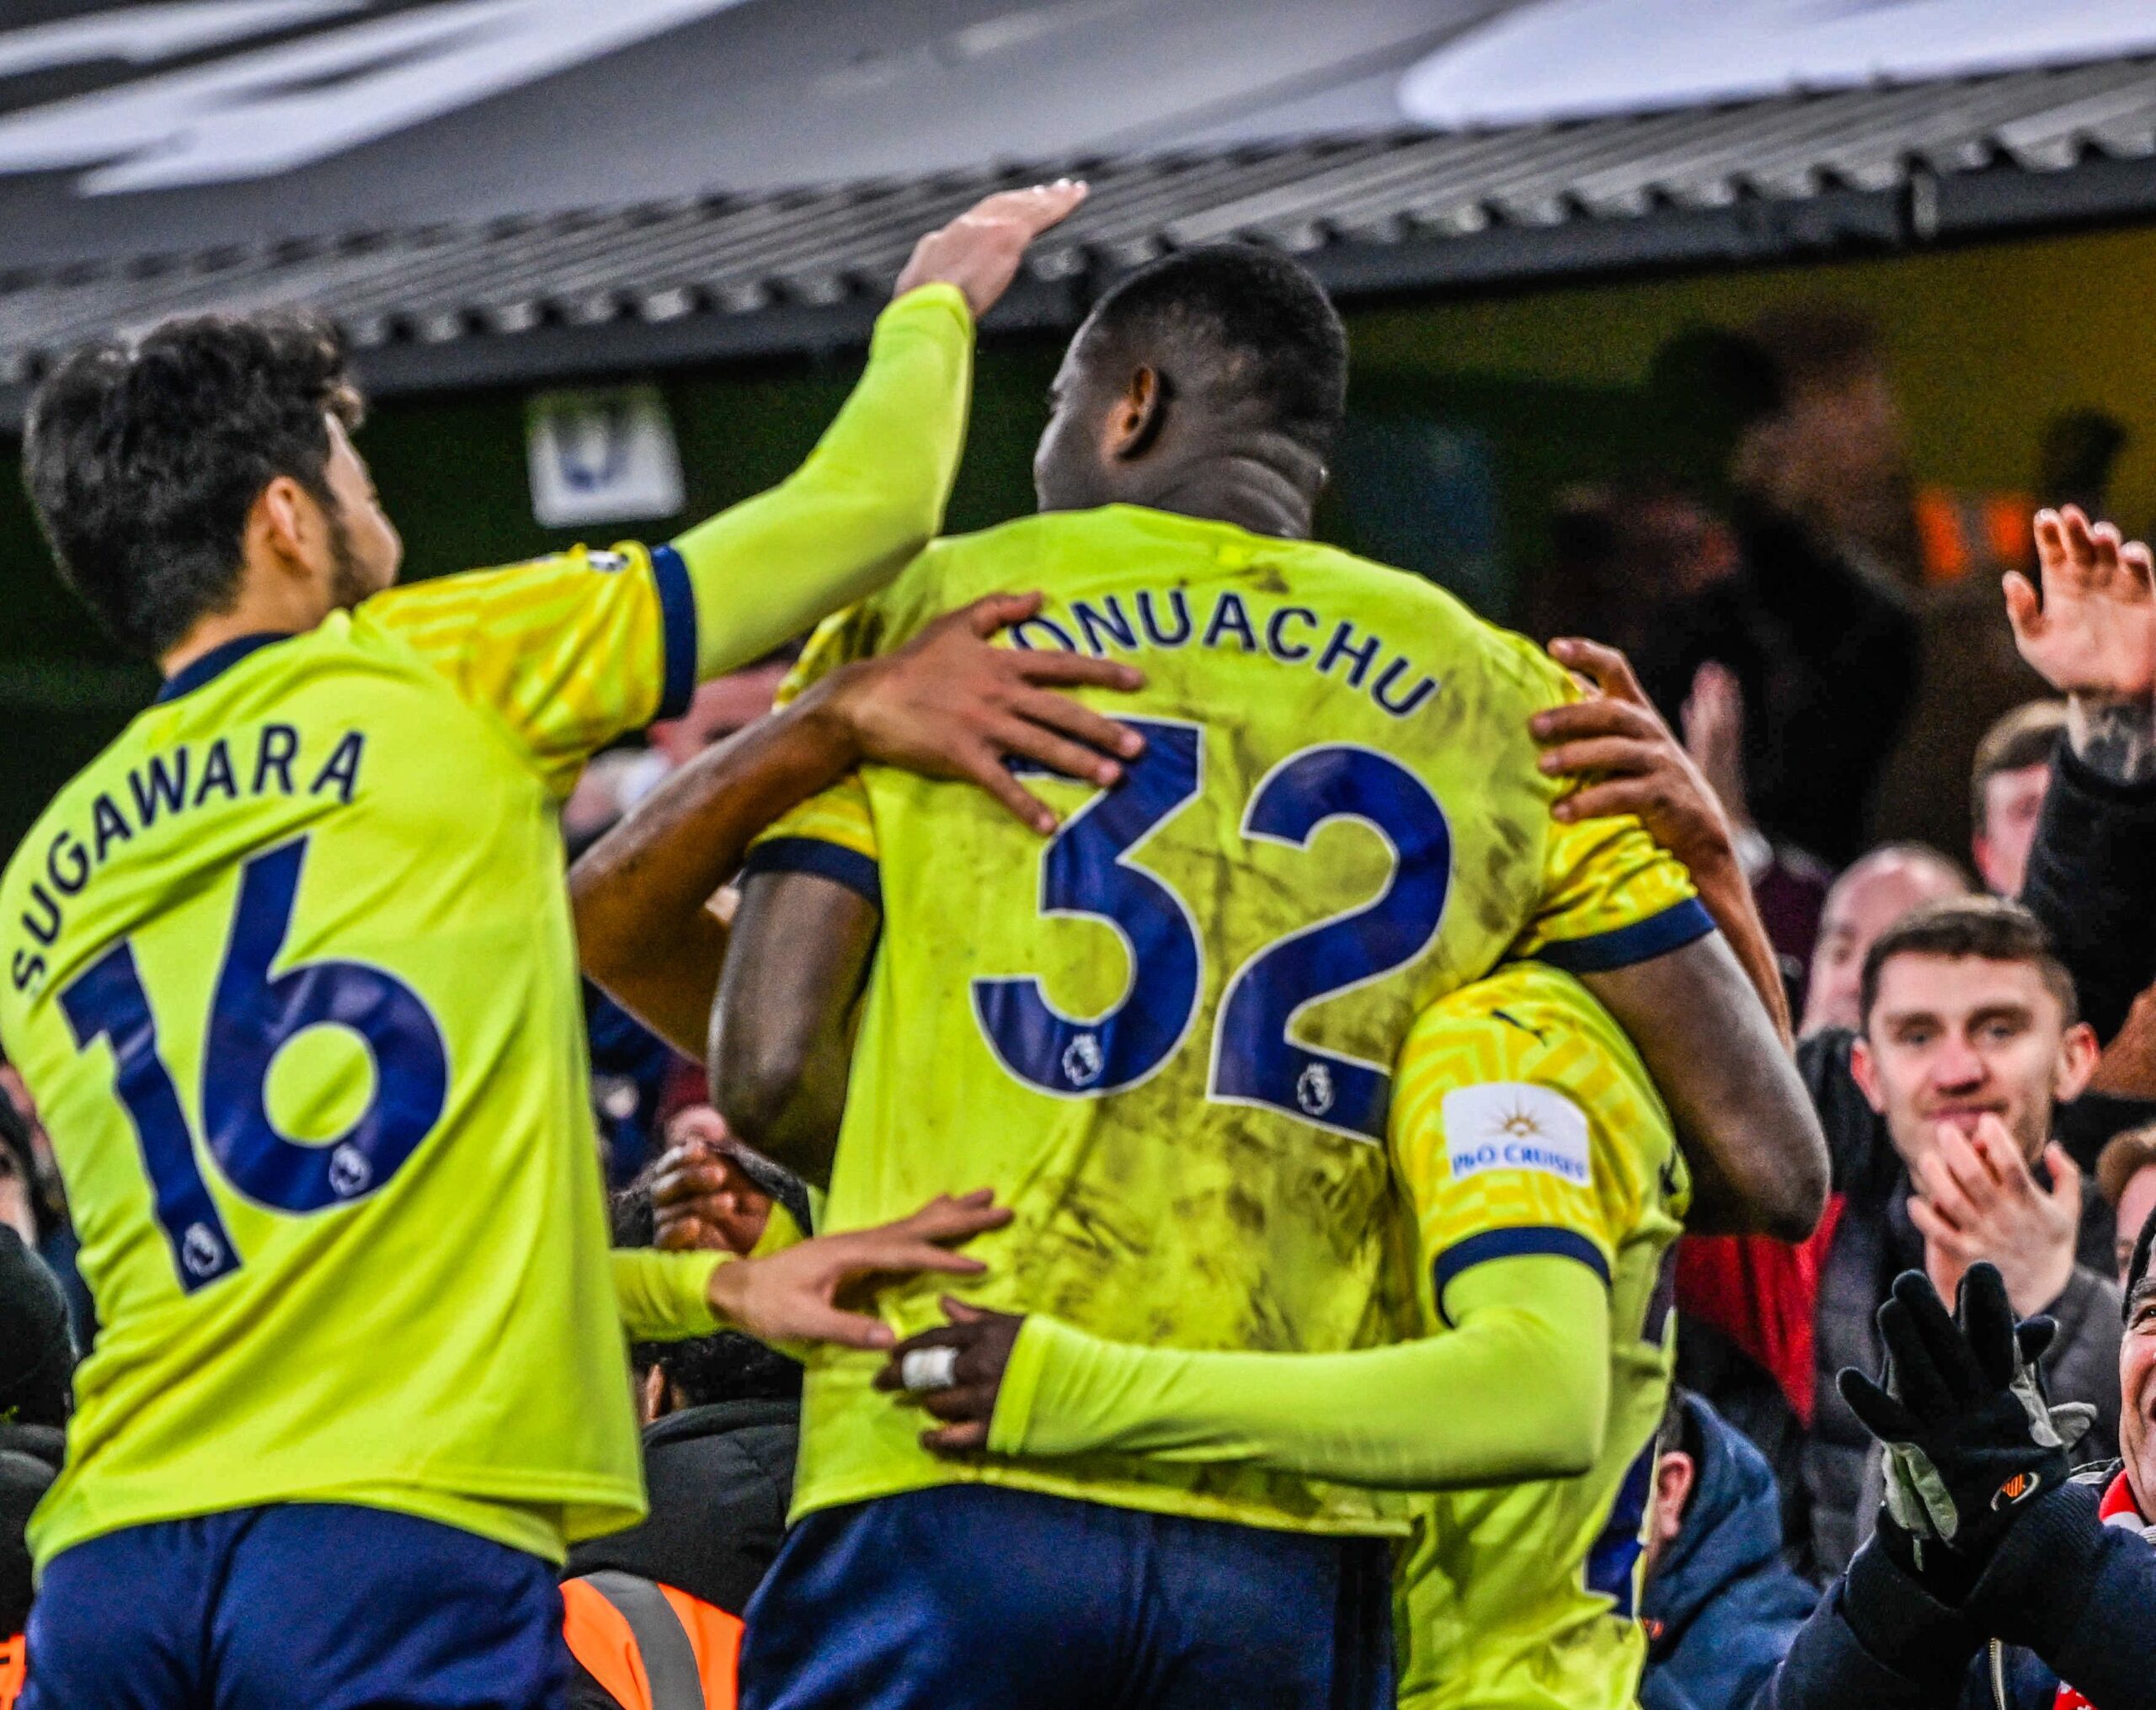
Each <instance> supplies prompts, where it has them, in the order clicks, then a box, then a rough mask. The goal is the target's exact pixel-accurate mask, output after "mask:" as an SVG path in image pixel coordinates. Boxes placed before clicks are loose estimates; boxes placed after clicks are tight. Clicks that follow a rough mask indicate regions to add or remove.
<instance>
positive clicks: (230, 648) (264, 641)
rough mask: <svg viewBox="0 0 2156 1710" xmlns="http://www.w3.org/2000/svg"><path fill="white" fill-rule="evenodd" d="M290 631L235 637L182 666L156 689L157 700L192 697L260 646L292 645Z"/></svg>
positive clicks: (264, 631) (259, 632)
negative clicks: (212, 679)
mask: <svg viewBox="0 0 2156 1710" xmlns="http://www.w3.org/2000/svg"><path fill="white" fill-rule="evenodd" d="M291 638H292V637H291V631H287V630H258V631H256V632H255V633H254V634H253V635H251V636H234V637H232V639H231V640H230V641H228V642H219V643H218V644H217V645H216V647H212V648H211V649H210V651H209V652H208V653H204V654H202V655H201V656H200V658H196V659H195V661H194V662H193V663H189V664H185V665H183V666H181V667H180V668H179V669H178V670H177V671H175V672H173V674H172V675H171V676H169V677H168V678H166V679H165V686H164V687H163V688H162V689H160V690H157V700H158V701H160V702H162V701H177V700H179V697H180V696H181V695H189V694H192V693H193V692H194V691H195V690H197V689H200V687H201V686H202V685H204V684H205V683H207V682H208V681H209V680H210V679H211V678H212V677H216V676H219V675H221V674H223V673H224V672H225V671H227V670H228V669H231V668H232V666H234V665H237V663H239V662H240V661H241V660H242V659H244V658H246V657H247V656H248V654H249V653H253V651H254V650H255V649H256V648H257V647H268V646H269V645H270V643H271V642H289V641H290V640H291Z"/></svg>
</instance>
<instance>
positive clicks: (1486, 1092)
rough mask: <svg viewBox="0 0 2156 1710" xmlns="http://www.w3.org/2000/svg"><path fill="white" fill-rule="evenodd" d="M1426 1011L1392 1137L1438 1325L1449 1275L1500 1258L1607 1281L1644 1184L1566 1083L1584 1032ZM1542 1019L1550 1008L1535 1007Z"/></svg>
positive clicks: (1443, 1317)
mask: <svg viewBox="0 0 2156 1710" xmlns="http://www.w3.org/2000/svg"><path fill="white" fill-rule="evenodd" d="M1446 1009H1447V1006H1446V1005H1445V1004H1439V1005H1437V1006H1433V1009H1430V1010H1428V1011H1425V1012H1424V1015H1423V1016H1422V1018H1421V1019H1420V1020H1418V1021H1417V1025H1416V1027H1415V1029H1414V1031H1412V1033H1411V1034H1410V1035H1409V1036H1408V1041H1407V1043H1406V1047H1404V1048H1403V1050H1402V1052H1401V1063H1400V1073H1399V1076H1398V1079H1397V1080H1396V1084H1395V1091H1394V1097H1393V1105H1392V1116H1391V1122H1390V1146H1391V1151H1392V1158H1393V1166H1394V1170H1395V1174H1396V1175H1397V1177H1398V1179H1399V1180H1400V1183H1401V1187H1402V1189H1403V1190H1404V1191H1405V1192H1406V1195H1407V1196H1408V1199H1409V1201H1410V1203H1411V1204H1412V1207H1413V1212H1414V1217H1415V1226H1416V1236H1417V1260H1418V1264H1419V1266H1420V1268H1421V1270H1422V1274H1423V1276H1425V1277H1426V1278H1427V1279H1428V1284H1429V1289H1430V1302H1431V1305H1432V1306H1433V1308H1434V1309H1435V1311H1436V1313H1437V1315H1438V1319H1439V1321H1440V1322H1441V1323H1444V1324H1450V1323H1452V1322H1453V1318H1452V1315H1451V1312H1450V1310H1449V1303H1448V1294H1449V1290H1450V1289H1451V1287H1452V1285H1453V1284H1454V1282H1455V1281H1457V1280H1458V1279H1459V1278H1460V1277H1461V1276H1465V1274H1467V1273H1468V1272H1470V1271H1473V1270H1474V1269H1475V1267H1476V1266H1477V1265H1481V1264H1484V1263H1486V1262H1487V1261H1488V1260H1493V1259H1508V1258H1518V1257H1520V1256H1522V1255H1528V1254H1546V1255H1550V1256H1553V1257H1557V1258H1564V1259H1570V1260H1574V1261H1576V1262H1577V1264H1579V1265H1583V1266H1585V1267H1586V1268H1587V1269H1588V1271H1592V1272H1593V1274H1594V1275H1595V1276H1597V1277H1598V1278H1599V1279H1600V1280H1601V1281H1602V1283H1603V1285H1604V1287H1605V1288H1606V1287H1607V1286H1609V1282H1610V1280H1611V1276H1612V1273H1613V1271H1614V1267H1615V1264H1616V1258H1617V1247H1618V1244H1619V1243H1620V1241H1621V1240H1622V1239H1624V1235H1625V1232H1626V1231H1627V1230H1628V1229H1630V1227H1631V1225H1632V1223H1633V1222H1634V1221H1635V1217H1634V1212H1635V1210H1636V1204H1635V1202H1636V1199H1637V1196H1638V1185H1637V1184H1636V1182H1635V1181H1633V1180H1631V1179H1630V1172H1628V1171H1626V1170H1625V1169H1622V1168H1620V1166H1619V1164H1618V1163H1617V1162H1616V1160H1615V1159H1613V1157H1612V1156H1611V1155H1610V1151H1609V1148H1608V1147H1607V1146H1605V1145H1598V1144H1597V1143H1596V1136H1595V1132H1594V1126H1595V1122H1594V1117H1593V1114H1592V1113H1591V1111H1589V1109H1588V1108H1587V1106H1586V1105H1585V1103H1584V1102H1583V1101H1582V1097H1581V1096H1580V1094H1579V1091H1578V1089H1577V1087H1576V1086H1574V1085H1571V1084H1567V1082H1568V1080H1569V1079H1572V1076H1571V1075H1570V1074H1568V1073H1566V1068H1567V1067H1568V1065H1567V1064H1566V1058H1567V1057H1572V1056H1575V1055H1577V1053H1578V1052H1580V1050H1581V1048H1582V1045H1581V1041H1580V1040H1579V1038H1578V1037H1577V1036H1576V1035H1574V1034H1572V1032H1571V1031H1569V1030H1554V1029H1551V1028H1549V1027H1546V1026H1545V1027H1544V1028H1543V1029H1542V1031H1540V1032H1538V1031H1535V1029H1534V1027H1532V1026H1530V1025H1528V1024H1527V1023H1524V1022H1522V1021H1519V1020H1515V1019H1513V1018H1511V1017H1509V1016H1508V1015H1506V1014H1505V1013H1504V1012H1503V1011H1502V1010H1496V1011H1492V1013H1489V1014H1486V1015H1457V1014H1448V1013H1446ZM1540 1019H1546V1018H1540Z"/></svg>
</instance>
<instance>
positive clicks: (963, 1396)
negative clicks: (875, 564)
mask: <svg viewBox="0 0 2156 1710" xmlns="http://www.w3.org/2000/svg"><path fill="white" fill-rule="evenodd" d="M943 1311H944V1313H945V1314H946V1315H947V1317H948V1318H950V1320H951V1322H950V1323H949V1324H939V1325H937V1327H936V1328H935V1329H931V1330H923V1331H922V1332H921V1334H919V1335H917V1336H909V1337H907V1338H906V1340H905V1341H903V1342H901V1343H899V1345H898V1346H896V1347H895V1348H894V1349H892V1350H891V1357H890V1359H889V1361H888V1362H886V1364H885V1365H884V1367H883V1370H882V1371H881V1372H878V1373H877V1374H876V1387H877V1388H878V1389H881V1390H884V1391H886V1392H896V1393H902V1394H905V1396H906V1398H908V1399H909V1400H913V1401H918V1402H919V1403H920V1404H921V1406H922V1407H923V1408H924V1409H926V1410H927V1411H928V1412H929V1413H931V1414H933V1415H934V1416H935V1417H936V1418H937V1419H940V1420H942V1421H943V1424H942V1425H940V1426H938V1427H937V1428H935V1429H932V1430H925V1431H923V1432H922V1433H921V1446H922V1447H923V1448H926V1449H930V1450H932V1451H933V1452H936V1453H937V1454H939V1455H963V1454H971V1453H973V1452H976V1451H978V1450H980V1449H985V1448H986V1447H987V1446H988V1427H989V1422H990V1420H993V1419H994V1418H995V1398H996V1395H997V1393H999V1392H1000V1391H1001V1389H1002V1388H1003V1373H1004V1371H1005V1369H1006V1367H1008V1366H1009V1365H1010V1364H1011V1350H1012V1349H1013V1348H1015V1347H1017V1345H1018V1332H1019V1330H1020V1329H1022V1327H1023V1326H1024V1324H1025V1322H1026V1319H1025V1315H1024V1314H1023V1313H999V1312H989V1311H986V1310H985V1309H983V1308H979V1307H973V1306H968V1305H967V1304H966V1303H965V1302H963V1301H962V1300H953V1299H952V1298H951V1297H950V1296H949V1295H945V1296H944V1297H943ZM931 1348H949V1349H952V1350H954V1355H953V1361H952V1364H951V1367H950V1372H949V1377H950V1380H951V1381H950V1382H948V1383H947V1384H946V1385H945V1386H943V1387H942V1388H937V1389H922V1390H914V1391H908V1390H907V1388H906V1369H905V1368H906V1356H908V1355H910V1354H919V1353H925V1352H926V1350H929V1349H931Z"/></svg>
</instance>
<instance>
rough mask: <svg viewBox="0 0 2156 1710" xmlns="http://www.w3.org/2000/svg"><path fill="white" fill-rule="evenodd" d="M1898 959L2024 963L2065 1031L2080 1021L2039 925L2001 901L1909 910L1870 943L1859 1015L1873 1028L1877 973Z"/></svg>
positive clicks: (2068, 977)
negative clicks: (2059, 1013)
mask: <svg viewBox="0 0 2156 1710" xmlns="http://www.w3.org/2000/svg"><path fill="white" fill-rule="evenodd" d="M1896 956H1946V957H1950V958H1956V959H1958V958H1960V957H1963V956H1971V957H1974V958H1975V959H1976V960H1977V961H1979V962H2027V963H2028V964H2029V965H2030V966H2031V967H2033V968H2035V969H2036V972H2037V973H2038V974H2039V975H2041V977H2042V978H2043V982H2044V984H2045V985H2046V986H2047V988H2049V989H2050V991H2051V994H2052V996H2053V997H2055V998H2057V999H2058V1001H2059V1007H2060V1009H2063V1011H2064V1012H2065V1016H2066V1025H2068V1026H2069V1027H2071V1026H2072V1025H2073V1024H2074V1023H2075V1022H2076V1021H2078V1020H2080V1018H2081V1006H2080V1003H2079V999H2077V997H2076V995H2075V993H2074V989H2073V975H2072V974H2070V973H2068V972H2067V968H2066V964H2065V963H2064V962H2061V961H2060V960H2059V959H2058V952H2057V951H2055V950H2053V949H2052V941H2051V936H2050V935H2049V934H2047V932H2046V931H2045V930H2044V928H2043V923H2042V922H2041V921H2040V920H2038V919H2036V916H2035V915H2033V914H2031V913H2030V912H2029V911H2028V910H2027V909H2026V908H2023V907H2022V906H2021V905H2020V903H2009V902H2008V901H2006V900H2005V899H2004V898H2000V897H1953V898H1945V900H1942V901H1940V902H1937V903H1926V904H1925V905H1924V907H1923V908H1914V909H1912V910H1911V911H1910V912H1909V913H1908V914H1904V915H1903V917H1902V918H1901V919H1899V920H1897V921H1896V922H1895V923H1894V924H1892V926H1890V927H1888V928H1887V930H1885V931H1884V932H1882V933H1881V934H1880V935H1879V936H1878V937H1877V938H1876V939H1874V940H1872V944H1871V948H1870V950H1868V951H1865V957H1864V974H1863V978H1862V983H1861V984H1860V987H1859V989H1858V996H1857V1003H1858V1013H1859V1014H1860V1015H1862V1016H1863V1017H1864V1020H1865V1025H1866V1026H1869V1025H1870V1022H1871V1006H1872V1005H1873V1004H1876V1003H1877V1002H1878V1001H1879V971H1880V969H1881V968H1882V967H1886V966H1887V963H1888V962H1892V960H1893V959H1894V958H1895V957H1896Z"/></svg>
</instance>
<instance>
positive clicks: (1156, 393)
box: [1101, 365, 1168, 463]
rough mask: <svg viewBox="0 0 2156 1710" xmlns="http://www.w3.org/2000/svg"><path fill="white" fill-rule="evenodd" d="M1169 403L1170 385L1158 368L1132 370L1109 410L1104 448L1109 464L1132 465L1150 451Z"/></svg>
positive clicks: (1159, 431) (1157, 436) (1140, 367)
mask: <svg viewBox="0 0 2156 1710" xmlns="http://www.w3.org/2000/svg"><path fill="white" fill-rule="evenodd" d="M1167 401H1168V399H1167V385H1166V381H1163V380H1162V379H1161V372H1160V370H1158V369H1156V368H1150V367H1147V366H1145V365H1139V367H1137V368H1134V369H1133V370H1131V371H1130V378H1129V380H1127V381H1124V382H1123V389H1122V391H1121V392H1119V393H1118V395H1117V397H1116V400H1115V403H1114V406H1113V408H1111V409H1110V410H1109V411H1108V418H1107V429H1106V432H1105V434H1104V436H1103V439H1104V443H1103V444H1102V447H1101V449H1102V452H1103V454H1104V455H1105V459H1106V461H1108V462H1110V463H1129V462H1132V461H1135V460H1136V459H1138V458H1140V457H1143V456H1144V455H1145V454H1146V452H1147V451H1149V450H1151V449H1152V446H1153V442H1154V441H1155V439H1158V438H1160V434H1161V422H1162V420H1163V419H1164V418H1166V413H1167Z"/></svg>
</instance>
